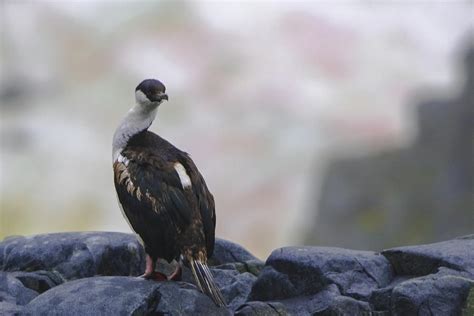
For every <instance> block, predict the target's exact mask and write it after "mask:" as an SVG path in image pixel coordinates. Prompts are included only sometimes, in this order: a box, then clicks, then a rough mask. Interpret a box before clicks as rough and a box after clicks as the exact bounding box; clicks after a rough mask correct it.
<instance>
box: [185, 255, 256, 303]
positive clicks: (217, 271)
mask: <svg viewBox="0 0 474 316" xmlns="http://www.w3.org/2000/svg"><path fill="white" fill-rule="evenodd" d="M211 272H212V275H213V276H214V280H215V282H216V284H217V286H218V287H219V288H220V289H221V292H222V295H223V296H224V299H225V301H226V303H227V305H228V307H229V309H231V310H233V311H235V310H237V308H238V307H239V306H241V305H242V304H243V303H245V302H246V301H247V298H248V295H249V293H250V290H251V289H252V285H253V283H254V282H255V280H256V279H257V277H256V276H255V275H253V274H251V273H249V272H241V271H239V270H237V269H236V267H235V266H234V264H230V263H229V264H225V265H221V266H217V267H212V268H211ZM183 281H184V282H187V283H191V284H195V281H194V279H193V276H192V273H191V271H190V270H189V269H188V268H184V269H183Z"/></svg>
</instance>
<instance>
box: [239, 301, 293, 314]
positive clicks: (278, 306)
mask: <svg viewBox="0 0 474 316" xmlns="http://www.w3.org/2000/svg"><path fill="white" fill-rule="evenodd" d="M235 315H236V316H275V315H279V316H286V315H290V314H289V313H288V312H287V310H286V307H285V306H284V305H283V304H282V303H279V302H257V301H253V302H247V303H246V304H244V305H242V306H241V307H240V308H239V309H238V310H237V311H236V313H235Z"/></svg>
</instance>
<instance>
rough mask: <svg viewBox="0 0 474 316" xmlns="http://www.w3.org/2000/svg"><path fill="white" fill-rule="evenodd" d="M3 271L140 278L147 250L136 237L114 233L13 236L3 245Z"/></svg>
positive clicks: (0, 249) (0, 252) (0, 245)
mask: <svg viewBox="0 0 474 316" xmlns="http://www.w3.org/2000/svg"><path fill="white" fill-rule="evenodd" d="M0 270H4V271H27V272H30V271H37V270H47V271H57V272H59V273H60V274H61V276H62V277H63V278H65V279H68V280H71V279H78V278H84V277H91V276H95V275H139V274H141V273H142V271H143V270H144V251H143V247H142V246H141V245H140V243H139V242H138V240H137V238H136V237H135V235H131V234H124V233H112V232H107V233H106V232H84V233H57V234H46V235H36V236H30V237H10V238H7V239H5V240H3V241H2V242H1V243H0Z"/></svg>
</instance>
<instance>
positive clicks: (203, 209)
mask: <svg viewBox="0 0 474 316" xmlns="http://www.w3.org/2000/svg"><path fill="white" fill-rule="evenodd" d="M180 162H181V163H182V164H183V165H184V167H185V168H186V170H187V171H188V173H189V175H190V178H191V182H192V188H193V193H194V194H195V196H196V198H197V201H198V206H199V211H200V213H201V219H202V224H203V229H204V236H205V238H206V251H207V256H208V258H209V257H211V256H212V253H213V252H214V241H215V229H216V210H215V204H214V197H213V196H212V194H211V192H209V189H208V188H207V185H206V182H205V181H204V178H203V177H202V175H201V173H199V170H198V168H197V167H196V165H195V164H194V162H193V160H192V159H191V158H190V157H189V155H188V154H186V153H183V157H182V159H181V161H180Z"/></svg>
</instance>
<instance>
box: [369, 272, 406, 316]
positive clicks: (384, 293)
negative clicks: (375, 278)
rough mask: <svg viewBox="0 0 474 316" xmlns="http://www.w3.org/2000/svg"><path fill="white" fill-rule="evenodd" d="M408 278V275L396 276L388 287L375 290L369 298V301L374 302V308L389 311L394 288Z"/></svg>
mask: <svg viewBox="0 0 474 316" xmlns="http://www.w3.org/2000/svg"><path fill="white" fill-rule="evenodd" d="M408 279H409V277H408V276H402V277H395V278H394V279H393V280H392V282H391V283H390V284H389V285H387V286H386V287H384V288H381V289H377V290H374V291H373V292H372V294H370V298H369V302H370V304H372V306H373V308H374V310H375V311H386V312H388V311H389V310H390V304H391V301H392V291H393V288H394V287H395V286H397V285H398V284H400V283H402V282H403V281H406V280H408Z"/></svg>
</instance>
